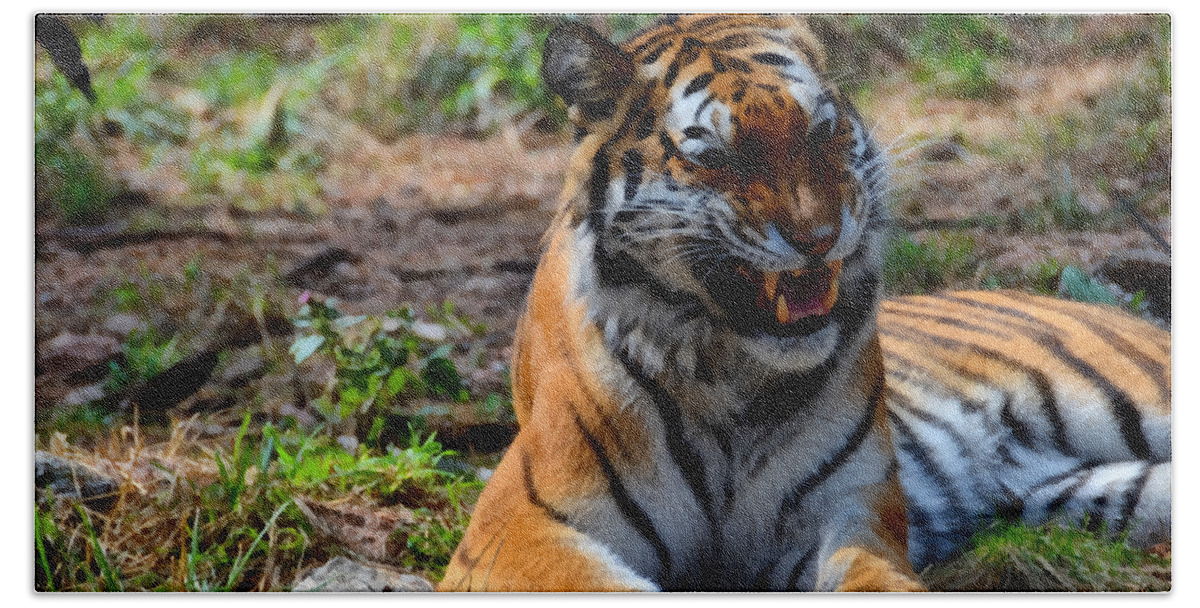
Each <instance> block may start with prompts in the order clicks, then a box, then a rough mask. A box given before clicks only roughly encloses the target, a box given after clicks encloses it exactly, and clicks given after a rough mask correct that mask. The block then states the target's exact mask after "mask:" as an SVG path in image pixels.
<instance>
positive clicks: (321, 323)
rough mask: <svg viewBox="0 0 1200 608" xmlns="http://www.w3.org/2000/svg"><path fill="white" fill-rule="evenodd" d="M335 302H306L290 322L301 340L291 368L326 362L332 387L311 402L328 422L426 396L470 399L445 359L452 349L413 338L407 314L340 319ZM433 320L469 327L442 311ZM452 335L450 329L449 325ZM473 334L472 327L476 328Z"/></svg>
mask: <svg viewBox="0 0 1200 608" xmlns="http://www.w3.org/2000/svg"><path fill="white" fill-rule="evenodd" d="M336 305H337V300H336V299H333V298H330V299H327V300H325V301H323V302H319V301H316V300H310V301H307V302H305V304H304V306H303V307H302V308H301V309H300V312H299V314H298V316H297V318H296V320H295V321H294V323H295V325H296V326H297V327H298V328H301V329H302V330H306V332H307V333H306V335H302V336H300V337H298V338H297V339H296V340H295V342H293V344H292V347H291V353H292V355H293V357H294V358H295V361H296V363H297V364H299V363H303V362H304V361H305V360H307V359H308V358H309V357H311V356H313V355H314V354H318V353H319V354H321V355H322V356H325V357H328V358H330V359H332V361H333V362H334V364H335V365H336V370H337V371H336V375H335V381H334V383H333V384H332V385H331V386H330V387H329V390H328V391H327V392H326V393H325V394H323V395H320V396H319V397H318V398H317V399H315V400H314V403H315V404H316V406H317V408H318V410H319V411H320V412H321V413H322V414H324V415H325V416H326V418H327V419H328V420H329V421H330V422H340V421H342V420H345V419H347V418H349V417H351V416H353V415H355V414H356V413H358V414H368V413H369V412H379V413H384V414H386V413H389V412H391V411H392V409H393V405H397V404H399V403H401V402H403V401H405V400H406V399H408V398H411V397H414V396H426V395H428V396H431V397H443V398H449V399H453V400H455V401H460V402H465V401H467V400H468V399H469V398H470V395H469V393H468V392H467V390H466V388H465V387H464V385H463V381H462V378H461V376H460V375H459V373H458V369H457V367H456V366H455V364H454V362H453V361H451V360H450V358H449V355H450V353H451V352H452V350H453V345H451V344H443V343H437V342H433V341H430V340H427V339H424V338H421V337H419V336H418V335H417V334H415V333H413V331H412V328H413V324H414V322H415V321H416V318H415V316H414V315H413V312H412V311H411V310H408V309H402V310H399V311H394V312H393V313H390V314H389V315H388V316H387V317H386V318H385V319H377V318H368V317H366V316H345V315H343V314H342V313H341V312H339V311H338V310H337V308H336ZM437 318H438V319H440V320H442V321H444V322H446V323H453V324H457V325H458V326H461V327H463V328H469V327H471V326H470V324H469V322H464V321H462V320H461V319H459V318H458V317H457V316H456V315H455V314H454V310H453V307H452V306H448V307H444V308H443V309H442V310H441V314H440V315H437ZM450 327H451V331H453V327H454V326H453V325H451V326H450ZM476 329H478V328H476Z"/></svg>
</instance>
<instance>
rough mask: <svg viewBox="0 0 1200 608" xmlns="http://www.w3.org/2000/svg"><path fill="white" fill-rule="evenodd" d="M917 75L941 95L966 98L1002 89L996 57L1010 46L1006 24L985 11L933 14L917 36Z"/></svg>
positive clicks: (977, 97)
mask: <svg viewBox="0 0 1200 608" xmlns="http://www.w3.org/2000/svg"><path fill="white" fill-rule="evenodd" d="M913 46H914V55H915V58H916V60H917V66H916V71H915V74H914V75H915V77H916V78H917V80H918V81H920V82H924V83H925V84H926V85H927V86H928V87H930V88H931V89H932V90H933V92H935V93H937V94H940V95H949V96H952V97H962V98H965V99H985V98H993V97H995V96H996V95H997V94H998V93H999V90H1000V89H999V85H998V83H997V81H996V76H995V74H996V72H997V70H998V68H997V67H996V65H995V64H996V59H997V58H998V57H1001V56H1003V54H1004V53H1005V52H1006V51H1007V49H1008V40H1007V37H1006V36H1005V35H1004V33H1003V27H1002V24H1001V23H1000V22H999V21H997V20H996V19H995V18H992V17H987V16H981V15H961V14H960V15H952V14H942V15H930V16H929V17H928V19H927V20H926V22H925V25H924V27H923V28H921V30H920V31H919V32H918V33H917V34H916V37H915V39H914V43H913Z"/></svg>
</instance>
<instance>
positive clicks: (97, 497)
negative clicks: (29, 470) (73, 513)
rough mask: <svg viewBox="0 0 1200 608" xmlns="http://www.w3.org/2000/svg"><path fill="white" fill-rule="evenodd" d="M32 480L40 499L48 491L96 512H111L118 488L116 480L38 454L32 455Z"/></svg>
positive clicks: (97, 472)
mask: <svg viewBox="0 0 1200 608" xmlns="http://www.w3.org/2000/svg"><path fill="white" fill-rule="evenodd" d="M33 478H34V482H33V483H34V487H35V488H37V490H38V492H37V494H38V498H39V499H42V498H44V496H45V492H47V491H48V492H51V493H53V494H54V497H55V498H59V499H63V498H67V499H81V500H83V501H84V503H85V504H87V505H88V506H89V507H91V508H93V509H96V510H97V511H107V510H109V509H110V508H112V506H113V505H114V504H116V498H117V490H118V488H120V484H119V483H118V482H117V481H116V480H114V479H111V478H109V477H107V476H105V475H104V474H102V473H100V472H99V471H97V470H95V469H93V468H91V467H89V466H87V465H85V464H83V463H81V462H76V461H74V460H68V459H66V458H63V457H61V456H55V455H54V454H51V453H49V452H43V451H41V450H38V451H35V452H34V453H33Z"/></svg>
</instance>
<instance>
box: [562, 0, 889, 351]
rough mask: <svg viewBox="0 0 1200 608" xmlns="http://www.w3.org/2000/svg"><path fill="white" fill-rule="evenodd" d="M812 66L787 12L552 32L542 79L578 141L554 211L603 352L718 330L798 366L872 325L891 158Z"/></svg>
mask: <svg viewBox="0 0 1200 608" xmlns="http://www.w3.org/2000/svg"><path fill="white" fill-rule="evenodd" d="M823 65H824V56H823V52H822V50H821V47H820V46H819V44H818V43H817V41H816V39H815V37H814V36H813V35H812V33H811V32H810V31H809V30H808V28H807V26H806V25H805V24H804V22H803V21H802V20H801V19H799V18H796V17H791V16H766V15H752V16H740V15H738V16H732V15H707V16H704V15H701V16H694V17H668V18H665V19H662V20H660V21H659V22H657V23H655V24H654V25H652V26H650V27H648V28H647V29H646V30H644V31H643V32H641V33H639V34H635V35H634V37H633V38H631V39H630V40H629V41H627V42H625V43H623V44H622V45H620V46H617V45H614V44H612V43H610V42H609V41H608V40H606V39H604V38H603V37H602V36H600V35H599V34H597V33H596V32H595V31H593V30H591V29H589V28H587V27H585V26H582V25H579V24H574V23H567V24H564V25H561V26H559V27H558V28H556V29H555V30H554V31H553V32H552V33H551V34H550V36H549V37H548V39H547V42H546V47H545V52H544V55H543V66H542V72H543V77H544V79H545V81H546V83H547V84H548V86H549V87H550V89H551V90H553V91H554V92H555V93H557V94H558V95H560V96H561V97H562V98H563V100H564V101H565V102H566V104H567V106H568V116H569V118H570V120H571V121H572V123H573V124H574V126H575V129H576V140H577V143H578V148H577V150H576V153H575V156H574V158H573V160H572V164H571V171H570V172H569V176H568V183H567V189H566V193H565V194H564V203H565V206H564V208H563V209H562V211H561V214H560V221H562V222H565V223H566V225H567V226H570V227H571V228H573V229H574V230H575V232H576V235H577V239H576V242H577V243H578V245H577V246H578V247H582V248H585V249H589V251H586V252H583V253H586V254H587V255H584V256H580V257H586V258H587V259H590V260H591V261H592V262H593V264H591V265H590V266H586V267H581V268H580V269H579V271H578V272H576V273H575V274H576V275H577V276H576V278H575V279H574V280H575V282H576V284H577V285H576V288H577V289H578V290H580V291H582V292H584V293H585V295H586V297H588V298H589V300H590V305H591V307H592V315H593V316H594V317H595V318H596V319H597V321H598V322H599V323H600V324H601V326H602V327H603V328H604V330H605V335H606V338H607V339H608V341H609V342H610V345H611V346H612V347H614V348H617V349H625V350H627V351H635V350H637V349H638V348H642V349H644V350H649V351H652V352H651V353H650V354H649V355H646V354H645V353H643V354H642V358H643V359H644V360H645V361H644V362H645V363H647V365H648V366H649V367H650V368H651V369H652V371H653V369H654V368H655V367H656V365H655V363H656V362H658V363H659V365H658V366H657V367H661V365H662V364H663V362H662V361H660V360H661V359H662V358H663V357H665V356H667V355H668V354H669V352H670V351H672V349H675V350H678V348H677V347H678V345H679V343H682V342H686V341H687V340H696V339H699V340H700V342H701V343H703V342H704V341H705V340H706V339H709V338H711V337H712V336H713V335H714V334H716V333H720V332H721V331H722V330H726V329H727V330H729V331H732V332H733V333H734V334H735V335H736V336H737V339H739V340H741V341H742V342H744V343H745V344H746V345H748V349H747V350H749V351H751V353H752V354H754V353H757V354H758V355H759V356H760V357H761V358H763V359H769V360H771V361H772V362H774V363H777V364H780V365H783V366H788V367H792V368H805V367H812V366H815V365H817V364H819V363H821V362H822V361H824V360H825V359H826V358H828V356H829V354H830V353H831V352H832V350H833V348H835V347H836V346H837V345H838V344H839V343H840V342H843V341H845V340H847V339H849V337H850V336H852V335H855V334H857V333H858V332H859V330H860V329H861V328H862V327H863V326H864V325H865V324H870V323H872V322H873V315H872V314H871V313H872V312H873V310H874V307H875V305H876V302H877V298H878V285H879V261H878V260H879V259H880V255H879V247H880V237H879V226H880V224H881V221H880V220H881V216H882V213H883V206H882V204H881V203H880V201H879V199H880V198H881V192H882V190H883V187H884V186H883V180H884V179H885V168H886V167H885V166H884V158H883V156H882V155H881V154H879V152H878V150H877V148H876V146H875V144H874V143H873V142H872V141H871V138H870V136H869V134H868V133H867V132H866V130H865V129H864V128H863V126H862V125H861V124H860V119H859V117H858V115H857V113H856V111H855V109H854V108H853V107H852V106H851V104H850V103H849V101H848V100H847V99H846V98H844V97H843V96H842V95H841V94H840V93H839V92H838V91H837V89H836V87H835V86H834V85H833V84H832V83H830V82H829V81H828V80H827V79H826V78H825V77H824V76H823V74H822V70H823ZM647 298H649V301H650V302H651V303H649V304H648V303H647V302H648V300H647ZM689 332H690V334H689ZM684 334H689V335H684ZM631 335H632V336H634V337H635V338H637V342H638V344H634V343H633V340H632V339H631V338H630V336H631ZM672 336H674V339H673V338H672Z"/></svg>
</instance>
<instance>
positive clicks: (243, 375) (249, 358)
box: [221, 350, 266, 387]
mask: <svg viewBox="0 0 1200 608" xmlns="http://www.w3.org/2000/svg"><path fill="white" fill-rule="evenodd" d="M265 371H266V363H265V362H264V361H263V358H262V356H260V355H259V354H258V353H257V352H254V351H253V350H251V351H246V352H242V353H238V354H237V355H234V357H233V360H232V361H230V362H229V364H228V365H226V366H225V370H224V371H222V372H221V384H224V385H226V386H232V387H239V386H243V385H245V384H247V383H248V382H250V381H251V380H255V379H257V378H261V377H262V375H263V374H264V373H265Z"/></svg>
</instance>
